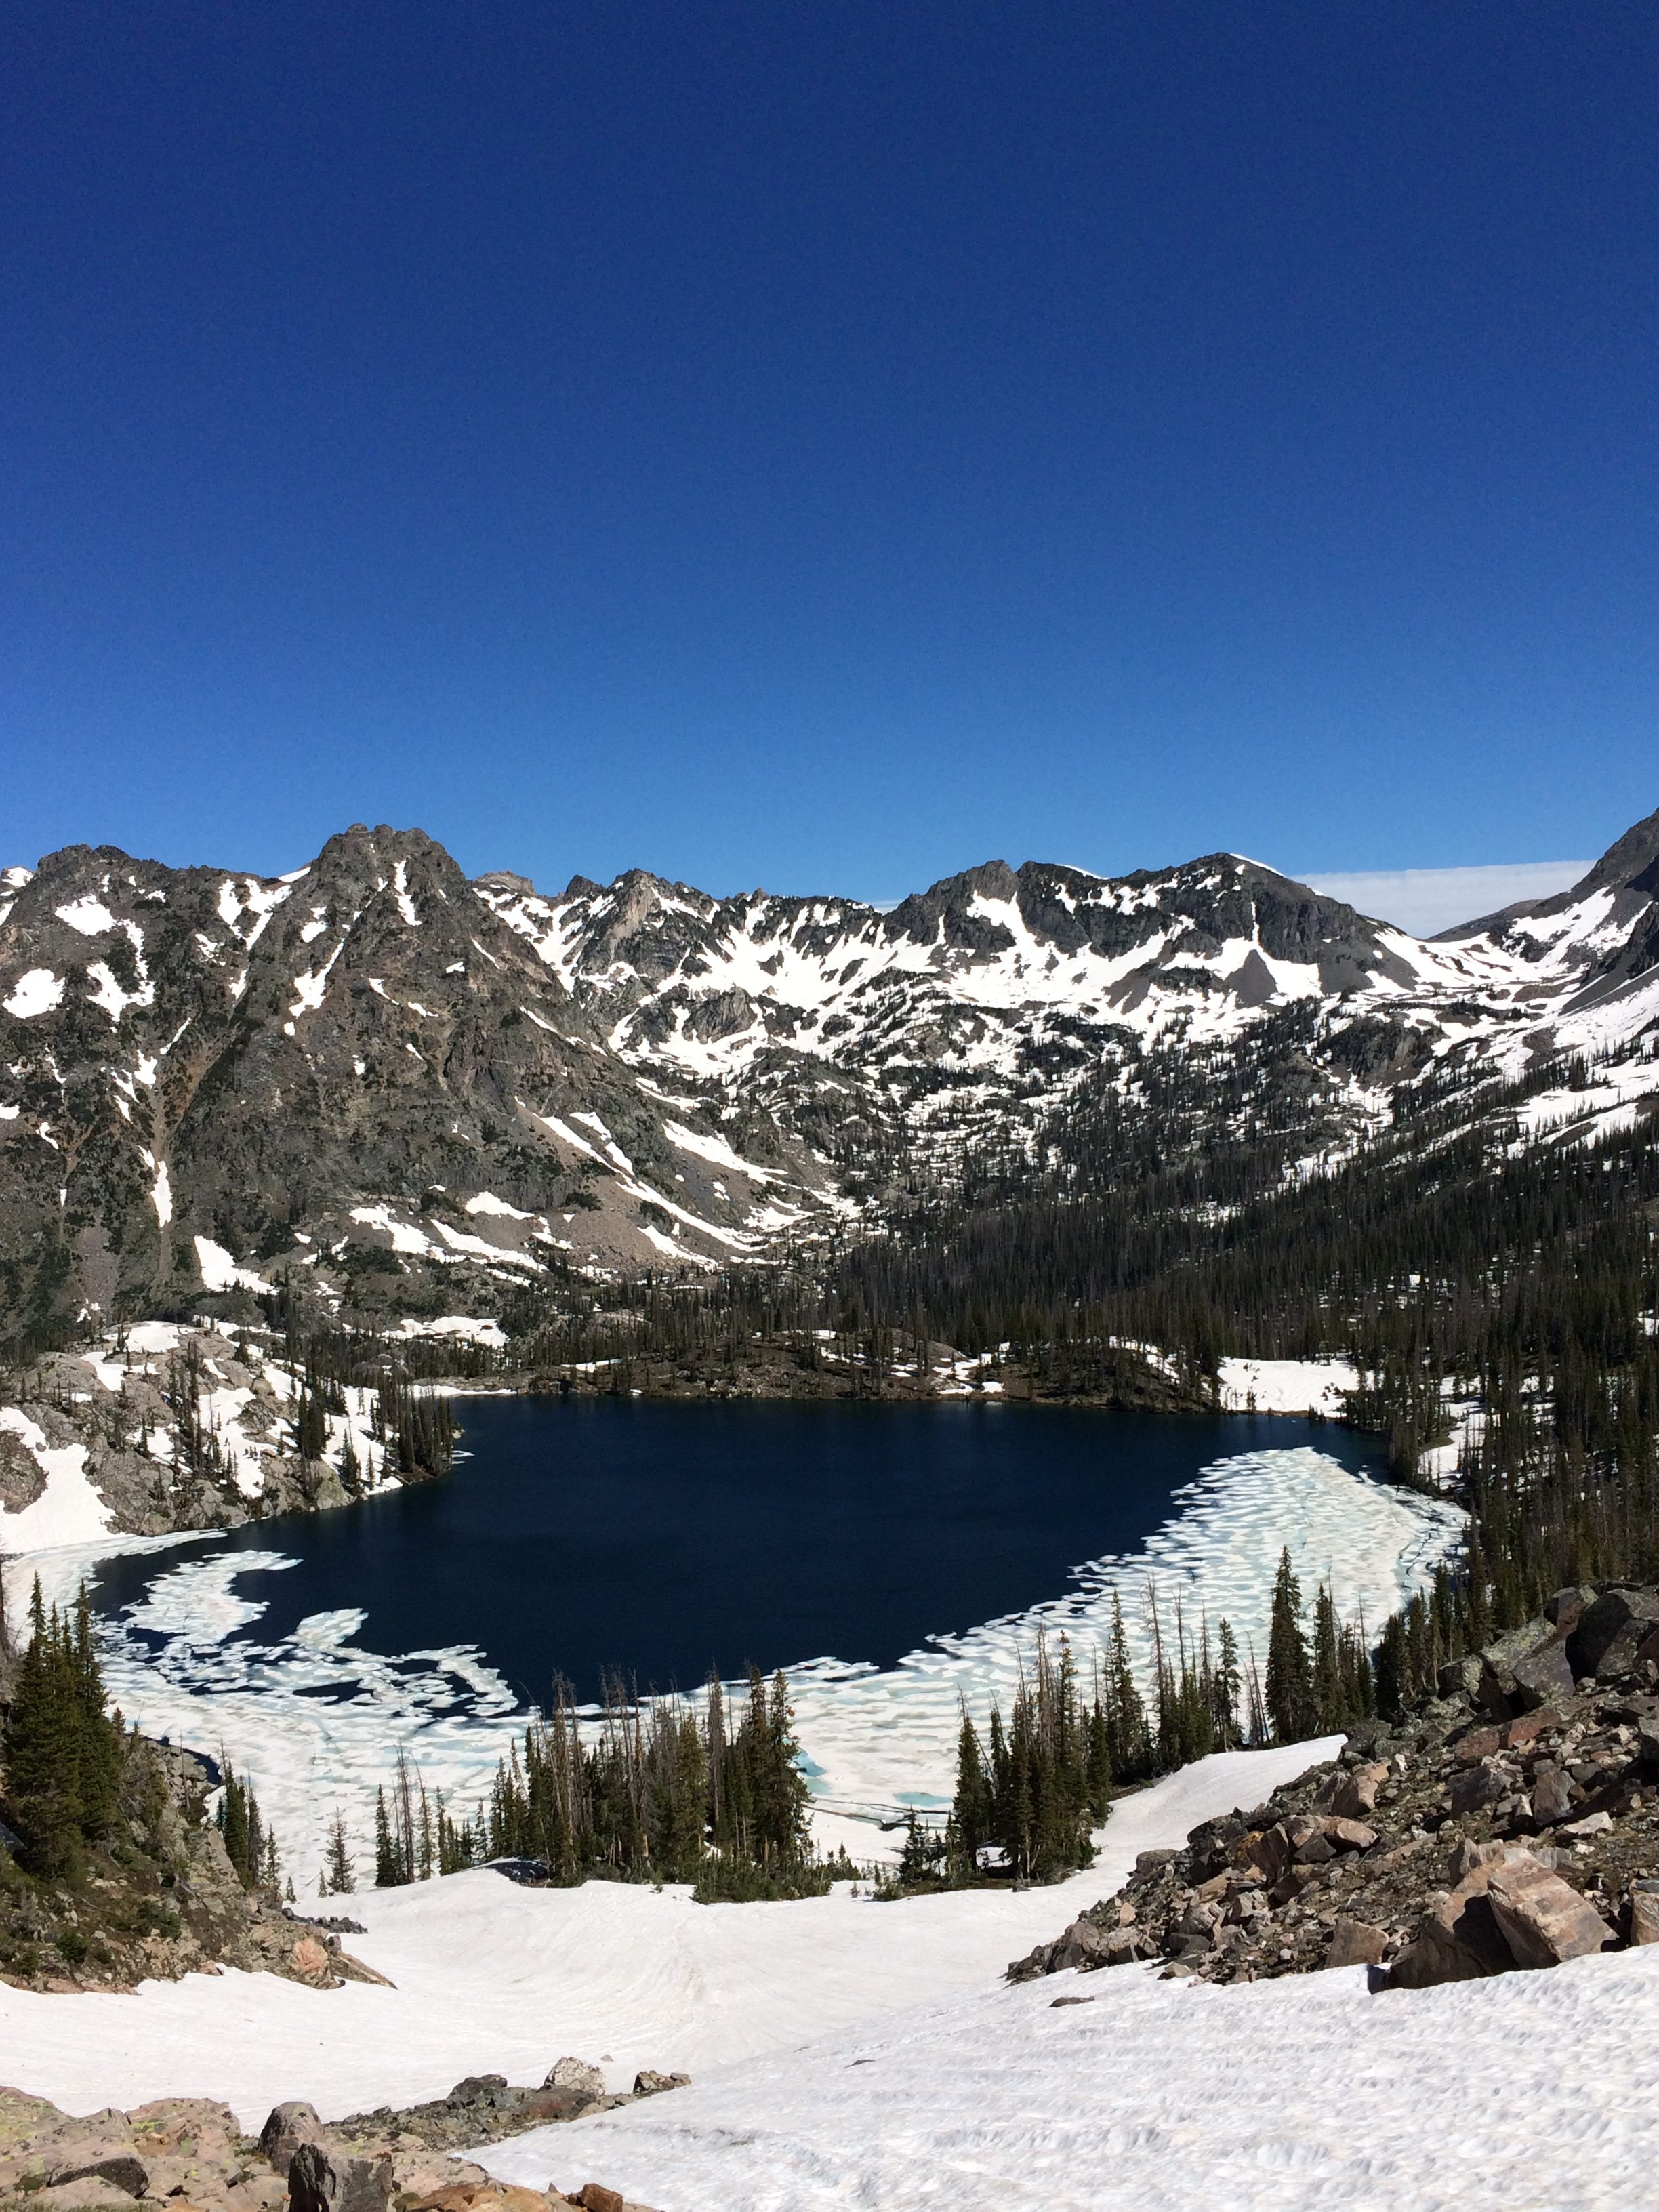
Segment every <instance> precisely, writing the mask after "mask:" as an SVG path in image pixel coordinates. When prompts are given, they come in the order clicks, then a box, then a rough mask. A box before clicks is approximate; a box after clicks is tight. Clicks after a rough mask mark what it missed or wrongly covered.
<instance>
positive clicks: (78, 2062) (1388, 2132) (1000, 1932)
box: [0, 1741, 1659, 2212]
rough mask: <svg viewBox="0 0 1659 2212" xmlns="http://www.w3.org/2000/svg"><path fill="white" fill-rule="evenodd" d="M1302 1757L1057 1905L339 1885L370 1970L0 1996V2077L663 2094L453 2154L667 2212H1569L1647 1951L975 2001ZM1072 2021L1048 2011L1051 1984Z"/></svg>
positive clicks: (1642, 2056)
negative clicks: (604, 2087)
mask: <svg viewBox="0 0 1659 2212" xmlns="http://www.w3.org/2000/svg"><path fill="white" fill-rule="evenodd" d="M1333 1749H1334V1744H1333V1743H1331V1742H1330V1741H1327V1742H1325V1743H1323V1744H1310V1745H1306V1746H1302V1747H1294V1748H1292V1749H1291V1750H1288V1751H1281V1752H1261V1753H1231V1754H1229V1755H1227V1756H1226V1757H1225V1758H1217V1759H1206V1760H1205V1761H1204V1762H1203V1763H1202V1764H1201V1765H1198V1766H1195V1767H1192V1768H1189V1769H1188V1770H1187V1771H1185V1772H1183V1773H1182V1774H1179V1775H1176V1776H1172V1777H1171V1778H1170V1779H1169V1780H1168V1781H1166V1782H1164V1783H1162V1784H1159V1785H1158V1788H1156V1789H1155V1790H1148V1791H1146V1793H1145V1794H1144V1795H1143V1796H1139V1797H1138V1798H1135V1799H1132V1800H1129V1801H1127V1802H1125V1803H1124V1804H1122V1805H1121V1806H1120V1807H1119V1808H1118V1809H1117V1811H1116V1812H1115V1814H1114V1816H1113V1820H1112V1822H1111V1824H1110V1826H1109V1829H1108V1830H1107V1832H1106V1837H1105V1838H1104V1841H1103V1852H1102V1857H1101V1860H1100V1863H1099V1864H1098V1865H1097V1867H1095V1868H1094V1869H1091V1871H1090V1872H1089V1873H1087V1874H1085V1875H1079V1876H1077V1877H1076V1878H1075V1879H1074V1880H1073V1881H1071V1882H1069V1883H1066V1884H1065V1885H1062V1886H1061V1887H1059V1888H1056V1889H1048V1890H1036V1891H1029V1892H1026V1893H1024V1894H1022V1895H1018V1896H1015V1895H1013V1894H1012V1893H1003V1894H987V1893H980V1894H975V1895H971V1896H954V1897H944V1898H936V1899H918V1900H914V1901H912V1902H910V1903H908V1904H905V1905H876V1904H872V1903H870V1902H868V1901H866V1900H855V1899H851V1898H849V1897H848V1896H847V1895H846V1894H845V1893H838V1894H836V1895H835V1896H832V1897H829V1898H824V1899H808V1900H806V1901H805V1902H803V1903H800V1904H798V1905H714V1906H702V1905H692V1904H691V1903H690V1900H689V1899H688V1898H687V1896H686V1895H685V1893H684V1892H683V1891H681V1892H675V1891H668V1892H664V1893H653V1891H650V1890H647V1889H637V1888H623V1887H617V1886H613V1885H607V1884H601V1883H590V1884H589V1885H588V1886H587V1887H585V1888H583V1889H580V1890H562V1891H561V1890H555V1891H546V1890H543V1891H530V1890H522V1889H517V1888H514V1887H513V1886H512V1885H511V1884H510V1883H507V1882H505V1881H501V1879H500V1877H499V1876H497V1875H491V1874H487V1873H477V1874H471V1875H456V1876H453V1877H452V1878H451V1879H450V1880H448V1881H444V1882H439V1883H433V1884H430V1885H428V1886H426V1887H420V1888H416V1889H411V1890H402V1891H392V1892H389V1893H383V1894H380V1893H377V1894H371V1895H368V1896H366V1897H362V1898H358V1899H353V1900H351V1904H352V1908H353V1910H354V1911H356V1912H357V1913H358V1915H359V1917H361V1918H362V1919H363V1920H365V1921H366V1922H367V1923H368V1929H369V1932H368V1935H366V1936H361V1937H358V1938H356V1948H357V1949H358V1950H359V1951H360V1952H361V1953H362V1954H363V1955H364V1956H365V1957H367V1958H368V1959H369V1960H372V1961H373V1962H374V1964H375V1965H376V1966H380V1968H381V1969H382V1970H383V1971H384V1972H388V1973H390V1974H391V1975H392V1977H393V1978H394V1979H395V1980H396V1982H397V1984H398V1986H397V1987H396V1988H395V1989H390V1990H387V1989H372V1988H368V1987H365V1986H363V1985H362V1984H349V1985H347V1986H346V1987H345V1988H343V1989H340V1990H331V1991H329V1992H327V1993H319V1992H317V1991H314V1990H307V1989H304V1988H301V1986H300V1985H299V1984H295V1983H292V1982H286V1981H279V1980H276V1979H275V1978H271V1977H270V1976H265V1975H250V1974H240V1973H226V1974H224V1975H222V1976H220V1977H217V1978H213V1977H209V1976H203V1975H196V1976H191V1977H190V1978H188V1979H187V1980H185V1981H184V1982H182V1983H178V1984H155V1983H149V1984H145V1985H144V1987H143V1989H142V1990H139V1991H138V1992H137V1994H136V1995H134V1996H76V1997H52V1996H34V1995H33V1994H31V1993H29V1992H27V1991H24V1990H14V1989H10V1988H9V1987H5V1986H3V1985H0V2079H3V2080H5V2081H9V2082H12V2083H15V2085H16V2086H18V2087H21V2088H25V2089H28V2090H32V2091H34V2092H36V2093H40V2094H42V2095H46V2096H49V2097H51V2098H52V2099H53V2100H54V2101H56V2102H57V2103H58V2104H60V2105H62V2106H66V2107H67V2108H69V2109H70V2110H71V2111H76V2112H88V2111H92V2110H94V2109H95V2108H97V2107H99V2106H105V2105H110V2104H114V2105H120V2106H130V2105H132V2104H134V2103H137V2102H138V2101H139V2100H143V2099H145V2098H149V2097H154V2096H160V2095H163V2094H197V2095H207V2096H214V2097H221V2098H223V2099H225V2100H228V2102H229V2103H230V2104H232V2105H233V2106H234V2107H235V2109H236V2110H237V2112H238V2113H239V2114H240V2117H241V2118H242V2121H243V2123H244V2124H246V2125H248V2126H256V2125H257V2124H258V2122H259V2121H260V2120H261V2119H262V2118H263V2117H264V2113H265V2112H266V2111H267V2110H268V2109H269V2108H270V2106H271V2105H273V2104H274V2103H276V2101H277V2100H279V2099H281V2098H283V2097H292V2096H302V2097H308V2098H310V2099H311V2100H313V2102H314V2103H315V2104H316V2105H317V2106H319V2109H320V2110H321V2111H322V2112H324V2114H325V2116H329V2117H334V2116H338V2115H340V2114H343V2113H344V2112H349V2111H354V2110H362V2109H365V2108H368V2107H371V2106H374V2105H377V2104H380V2103H383V2102H389V2103H404V2102H408V2101H411V2100H416V2099H418V2098H422V2097H426V2096H430V2095H433V2094H435V2093H441V2091H443V2090H445V2089H447V2087H449V2086H450V2085H451V2083H452V2082H453V2081H455V2080H456V2079H457V2078H458V2077H459V2075H463V2074H466V2073H472V2072H480V2071H491V2070H493V2071H499V2072H501V2073H504V2074H506V2075H508V2076H509V2077H510V2078H512V2079H514V2080H518V2081H529V2080H539V2079H540V2077H541V2075H542V2074H543V2073H544V2072H545V2070H546V2069H547V2067H548V2065H549V2064H550V2062H551V2060H552V2059H553V2058H554V2057H557V2056H559V2055H561V2054H562V2053H563V2052H565V2051H571V2052H574V2053H575V2054H577V2055H579V2056H581V2057H589V2058H594V2059H599V2060H601V2061H602V2062H603V2063H604V2064H605V2070H606V2073H607V2075H608V2076H609V2078H610V2081H611V2085H612V2086H613V2087H616V2086H618V2085H619V2084H625V2083H626V2081H628V2080H629V2078H630V2077H631V2075H632V2074H633V2072H634V2070H635V2069H636V2068H637V2067H640V2066H643V2065H655V2066H658V2067H661V2068H671V2067H684V2068H685V2069H687V2070H689V2071H690V2072H691V2073H692V2074H693V2075H694V2076H695V2077H696V2078H695V2080H694V2082H693V2085H692V2087H690V2088H689V2089H684V2090H678V2091H676V2092H675V2093H673V2094H671V2095H670V2096H666V2097H662V2098H657V2099H653V2100H648V2101H647V2102H645V2103H641V2104H639V2105H635V2106H628V2107H626V2108H624V2109H623V2110H621V2111H619V2112H613V2113H608V2114H605V2115H602V2116H599V2117H598V2118H593V2119H591V2120H583V2121H580V2122H578V2123H576V2124H574V2126H568V2127H561V2128H550V2129H544V2130H538V2131H537V2132H535V2133H534V2134H532V2135H527V2136H519V2137H517V2138H515V2139H513V2140H512V2141H510V2142H505V2143H499V2144H496V2145H495V2146H493V2147H491V2148H487V2149H485V2150H483V2151H481V2152H480V2153H479V2154H477V2155H478V2157H479V2159H480V2160H481V2162H482V2163H483V2164H484V2165H486V2166H489V2169H490V2170H491V2171H492V2172H495V2173H496V2174H498V2175H499V2176H501V2178H502V2179H507V2180H519V2181H524V2182H527V2183H530V2184H532V2185H535V2186H537V2187H538V2188H539V2187H544V2186H545V2185H547V2184H548V2183H549V2182H550V2181H552V2182H555V2183H556V2184H557V2185H559V2186H561V2187H562V2188H568V2189H574V2188H576V2187H578V2186H580V2184H581V2183H583V2182H584V2181H586V2180H590V2179H592V2180H602V2181H604V2182H605V2183H607V2184H608V2185H610V2186H611V2187H613V2188H618V2189H621V2190H622V2191H624V2192H625V2193H626V2194H627V2195H628V2196H629V2197H633V2198H635V2200H638V2201H641V2202H644V2203H648V2204H654V2205H658V2206H660V2207H662V2208H664V2212H774V2208H775V2212H811V2209H812V2208H817V2207H826V2208H827V2207H830V2206H837V2207H844V2206H857V2205H868V2206H880V2207H882V2208H883V2212H889V2209H890V2212H910V2208H915V2212H947V2208H948V2212H979V2208H984V2212H1020V2208H1026V2207H1030V2208H1036V2207H1038V2206H1042V2207H1043V2208H1044V2212H1048V2208H1053V2207H1060V2208H1067V2207H1076V2208H1084V2207H1088V2208H1090V2212H1113V2208H1119V2207H1121V2208H1123V2212H1129V2208H1132V2207H1133V2212H1189V2208H1193V2207H1204V2208H1206V2212H1328V2208H1332V2207H1339V2206H1340V2207H1344V2208H1352V2212H1385V2208H1386V2212H1452V2208H1455V2212H1488V2208H1490V2212H1533V2208H1536V2212H1601V2208H1604V2207H1605V2208H1608V2212H1612V2208H1614V2207H1617V2208H1620V2212H1623V2208H1626V2207H1628V2206H1632V2205H1636V2204H1640V2203H1646V2202H1647V2201H1649V2198H1650V2194H1651V2192H1650V2188H1649V2185H1648V2177H1649V2176H1650V2174H1651V2172H1653V2170H1654V2164H1653V2161H1654V2160H1655V2158H1656V2155H1659V1952H1655V1951H1652V1950H1647V1951H1632V1952H1625V1953H1621V1954H1617V1955H1615V1956H1613V1957H1608V1958H1604V1959H1601V1958H1598V1959H1584V1960H1576V1961H1575V1962H1573V1963H1572V1964H1571V1965H1570V1966H1563V1967H1560V1968H1559V1969H1557V1970H1556V1971H1555V1972H1553V1973H1547V1974H1514V1975H1510V1976H1507V1977H1505V1978H1504V1979H1502V1980H1500V1981H1496V1982H1483V1983H1465V1984H1458V1985H1455V1986H1453V1987H1450V1988H1446V1989H1441V1990H1427V1991H1421V1992H1390V1993H1386V1994H1383V1995H1381V1996H1371V1995H1370V1993H1369V1991H1368V1990H1367V1987H1366V1979H1365V1975H1364V1970H1363V1969H1358V1968H1356V1969H1353V1970H1352V1971H1348V1972H1336V1973H1329V1974H1321V1975H1315V1976H1312V1977H1310V1978H1298V1979H1294V1980H1285V1981H1282V1982H1273V1983H1258V1984H1251V1985H1245V1986H1240V1987H1235V1988H1230V1989H1215V1988H1211V1987H1208V1986H1206V1985H1203V1984H1182V1983H1178V1982H1162V1981H1159V1980H1158V1978H1157V1977H1156V1972H1155V1970H1149V1969H1140V1968H1135V1967H1120V1968H1117V1969H1115V1970H1114V1971H1112V1972H1108V1973H1103V1974H1097V1975H1092V1976H1090V1977H1087V1978H1079V1977H1076V1976H1073V1975H1069V1974H1067V1975H1060V1976H1057V1977H1054V1978H1050V1979H1048V1980H1046V1981H1042V1982H1039V1983H1036V1984H1028V1985H1026V1986H1024V1987H1023V1988H1019V1989H1009V1988H1007V1987H1006V1986H1005V1985H1004V1984H1002V1983H1001V1980H1000V1970H1001V1968H1002V1966H1004V1965H1005V1963H1006V1960H1008V1959H1009V1958H1010V1957H1012V1956H1015V1955H1017V1954H1019V1953H1020V1952H1023V1951H1024V1950H1026V1949H1029V1948H1030V1946H1031V1944H1032V1943H1034V1942H1037V1941H1039V1940H1041V1939H1042V1938H1045V1937H1047V1936H1051V1935H1053V1934H1055V1933H1057V1932H1058V1930H1059V1929H1060V1927H1061V1926H1062V1925H1063V1924H1064V1923H1065V1921H1066V1918H1067V1917H1070V1916H1072V1915H1073V1914H1074V1913H1075V1912H1076V1911H1078V1910H1079V1907H1080V1906H1082V1905H1085V1904H1086V1903H1088V1902H1090V1901H1091V1899H1093V1898H1094V1897H1096V1896H1098V1895H1100V1894H1102V1893H1106V1892H1109V1890H1110V1889H1112V1888H1113V1887H1115V1886H1116V1885H1117V1884H1118V1883H1119V1882H1120V1881H1121V1878H1122V1876H1123V1875H1124V1874H1125V1873H1126V1872H1127V1869H1128V1867H1129V1865H1130V1864H1131V1863H1132V1862H1133V1857H1134V1855H1135V1853H1136V1852H1137V1851H1140V1850H1151V1849H1154V1848H1157V1847H1158V1846H1160V1845H1164V1844H1173V1843H1176V1842H1177V1841H1178V1840H1180V1838H1182V1836H1183V1835H1184V1833H1185V1832H1186V1830H1187V1829H1188V1827H1189V1826H1192V1825H1193V1824H1194V1822H1196V1821H1198V1820H1202V1819H1205V1818H1206V1817H1208V1816H1209V1815H1210V1814H1213V1813H1216V1812H1218V1811H1221V1810H1225V1809H1226V1808H1230V1807H1231V1806H1232V1805H1233V1804H1235V1803H1236V1802H1241V1801H1242V1802H1245V1803H1246V1804H1249V1803H1250V1802H1255V1800H1256V1799H1257V1798H1259V1797H1260V1796H1263V1795H1265V1794H1266V1793H1267V1790H1269V1789H1271V1788H1272V1787H1273V1785H1274V1784H1276V1783H1278V1782H1279V1781H1282V1780H1285V1779H1287V1778H1290V1777H1291V1776H1292V1775H1293V1774H1295V1773H1296V1772H1297V1771H1300V1770H1301V1769H1302V1768H1303V1767H1304V1766H1305V1765H1308V1764H1310V1763H1311V1762H1312V1761H1313V1760H1314V1759H1317V1758H1319V1757H1321V1756H1328V1755H1329V1754H1330V1753H1331V1751H1332V1750H1333ZM1067 1996H1080V1997H1085V1998H1087V1999H1088V2000H1089V2001H1088V2002H1086V2003H1082V2004H1063V2003H1057V2002H1056V2000H1057V1999H1060V1998H1064V1997H1067Z"/></svg>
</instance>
